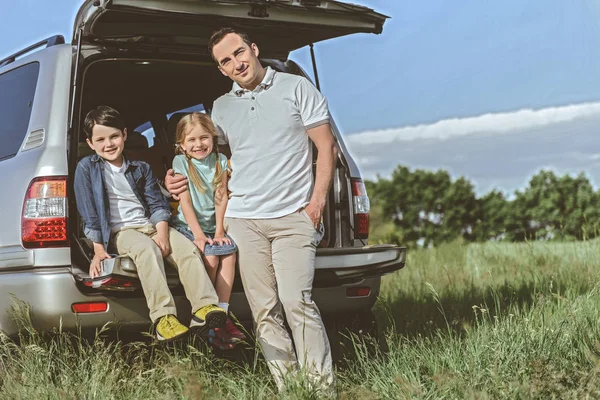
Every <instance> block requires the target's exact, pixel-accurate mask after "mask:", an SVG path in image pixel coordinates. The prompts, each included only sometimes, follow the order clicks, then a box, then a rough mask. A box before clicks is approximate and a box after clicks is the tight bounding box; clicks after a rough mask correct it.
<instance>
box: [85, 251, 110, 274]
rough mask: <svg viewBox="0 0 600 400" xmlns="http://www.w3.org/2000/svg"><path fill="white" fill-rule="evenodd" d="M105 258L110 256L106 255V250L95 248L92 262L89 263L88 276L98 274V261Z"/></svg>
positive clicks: (99, 267)
mask: <svg viewBox="0 0 600 400" xmlns="http://www.w3.org/2000/svg"><path fill="white" fill-rule="evenodd" d="M107 258H112V257H111V256H109V255H108V253H107V252H106V250H104V249H102V250H96V251H95V252H94V258H93V259H92V263H91V264H90V276H91V277H92V278H95V277H97V276H100V271H101V266H100V263H101V262H102V260H106V259H107Z"/></svg>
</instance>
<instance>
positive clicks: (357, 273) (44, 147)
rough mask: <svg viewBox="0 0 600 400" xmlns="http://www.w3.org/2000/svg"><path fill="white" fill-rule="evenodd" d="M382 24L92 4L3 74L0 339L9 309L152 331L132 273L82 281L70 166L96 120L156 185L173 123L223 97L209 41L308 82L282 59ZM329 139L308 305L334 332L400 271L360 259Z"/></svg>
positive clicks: (362, 213)
mask: <svg viewBox="0 0 600 400" xmlns="http://www.w3.org/2000/svg"><path fill="white" fill-rule="evenodd" d="M386 18H387V17H385V16H384V15H381V14H379V13H377V12H374V11H373V10H371V9H368V8H366V7H361V6H354V5H349V4H345V3H341V2H338V1H330V0H283V1H277V2H273V1H267V0H252V1H250V0H227V1H219V0H212V1H210V0H169V1H167V0H152V1H151V0H136V1H132V0H86V1H84V3H83V5H82V6H81V8H80V10H79V13H78V14H77V17H76V21H75V26H74V37H73V40H72V43H71V44H67V43H65V40H64V38H63V37H62V36H54V37H51V38H48V39H47V40H44V41H42V42H40V43H36V44H34V45H33V46H30V47H28V48H26V49H23V50H22V51H20V52H18V53H16V54H14V55H11V56H9V57H7V58H5V59H3V60H1V61H0V181H1V182H2V189H3V190H6V194H5V195H3V196H2V197H1V198H0V215H1V219H0V220H1V222H2V228H0V285H1V287H2V290H1V291H0V330H2V331H4V332H5V333H7V334H9V335H12V334H15V333H16V332H17V327H16V325H15V324H14V322H13V321H12V320H11V318H10V317H9V315H8V313H7V311H6V310H8V309H9V308H10V307H11V304H12V302H13V296H14V297H15V298H17V299H19V300H21V301H24V302H26V303H28V304H29V305H30V306H31V310H32V317H33V321H34V324H35V326H36V328H38V329H51V328H53V327H57V326H59V324H61V325H62V327H63V328H66V329H70V328H75V327H76V326H77V324H79V325H80V326H81V327H83V328H94V327H100V326H102V325H103V324H105V323H106V322H108V321H117V322H118V324H119V325H120V326H121V327H125V328H131V329H134V330H143V329H147V328H148V326H149V324H150V320H149V318H148V309H147V307H146V302H145V300H144V296H143V293H142V292H141V288H140V284H139V280H138V279H137V274H136V268H135V265H133V263H132V262H131V260H130V259H119V262H118V263H117V264H118V265H117V264H115V265H113V266H111V270H110V271H109V272H112V273H111V274H110V275H107V276H105V277H104V278H103V279H102V280H100V281H98V280H91V279H90V278H89V276H88V274H87V271H88V266H89V263H90V259H91V256H92V249H91V247H90V245H89V243H88V242H87V241H86V240H85V237H84V235H83V232H82V226H81V222H80V220H79V216H78V215H77V212H76V207H75V204H74V196H73V187H72V185H73V175H74V171H75V166H76V164H77V162H78V160H79V159H80V158H81V157H83V156H85V155H87V154H89V151H90V149H89V147H88V146H87V145H86V144H85V141H84V135H83V133H82V130H81V123H82V120H83V117H84V116H85V114H86V113H87V112H88V111H89V110H90V109H92V108H93V107H95V106H97V105H100V104H107V105H110V106H112V107H114V108H116V109H118V110H119V111H120V112H121V114H122V115H123V116H125V119H126V122H127V126H128V131H129V132H130V135H129V140H128V141H127V145H126V151H127V152H128V153H129V154H130V156H131V157H132V158H136V159H141V160H145V161H147V162H148V163H149V164H150V165H151V166H152V168H153V171H154V174H155V175H156V176H157V177H158V178H159V179H161V178H163V177H164V176H165V172H166V170H167V169H168V168H169V167H170V163H171V160H172V159H173V140H174V128H175V125H176V123H177V121H178V119H179V118H180V117H181V116H182V115H183V114H184V113H186V112H190V111H204V112H207V113H210V112H211V107H212V103H213V101H214V100H215V99H216V98H217V97H218V96H220V95H221V94H223V93H225V92H227V91H228V90H230V88H231V82H230V81H229V80H228V79H227V78H225V77H223V76H222V75H221V74H220V73H219V71H218V70H217V68H216V66H215V64H214V63H213V61H212V60H211V58H210V56H209V54H207V50H206V48H207V46H206V44H207V41H208V38H209V37H210V35H211V33H212V32H213V31H214V30H216V29H218V28H220V27H222V26H234V27H237V28H240V29H243V30H245V31H246V32H248V33H249V35H250V37H251V38H253V40H255V41H256V42H257V43H258V44H259V45H260V49H261V56H263V57H264V58H263V60H262V61H263V63H264V64H265V65H270V66H271V67H273V68H275V69H277V70H279V71H285V72H289V73H294V74H299V75H303V76H306V74H305V73H304V71H302V69H301V68H300V67H298V65H296V64H295V63H294V62H293V61H291V60H288V59H287V57H288V54H289V52H290V51H292V50H294V49H297V48H300V47H303V46H306V45H310V46H311V50H312V44H313V43H314V42H318V41H321V40H325V39H329V38H333V37H338V36H342V35H347V34H351V33H355V32H370V33H380V32H381V30H382V27H383V24H384V22H385V19H386ZM313 61H314V54H313ZM314 72H315V74H316V72H317V71H316V68H315V71H314ZM316 81H317V86H318V77H317V79H316ZM333 131H334V134H335V136H336V138H337V143H338V147H339V158H338V160H337V166H336V172H335V178H334V182H333V187H332V189H331V191H330V193H329V198H328V204H327V207H326V210H325V213H324V223H325V226H326V230H325V232H326V233H325V237H324V239H323V241H322V242H321V244H320V246H319V248H318V250H317V261H316V273H315V281H314V299H315V301H316V302H317V304H318V306H319V308H320V310H321V312H322V314H323V316H324V318H325V320H326V321H330V322H332V323H333V326H335V327H338V328H339V327H341V326H343V323H342V322H344V321H346V322H347V321H351V320H356V316H361V315H368V313H369V311H370V310H371V308H372V306H373V304H374V303H375V300H376V299H377V296H378V294H379V286H380V280H381V275H383V274H386V273H389V272H392V271H395V270H397V269H400V268H402V267H403V266H404V262H405V256H406V250H405V249H404V248H399V247H396V246H392V245H380V246H369V245H367V237H368V232H369V214H368V213H369V199H368V197H367V193H366V191H365V186H364V184H363V182H362V180H361V177H360V173H359V171H358V168H357V166H356V164H355V163H354V161H353V160H352V158H351V156H350V154H349V153H348V151H347V149H346V146H345V145H344V142H343V140H342V136H341V135H340V133H339V132H338V130H337V128H335V124H333ZM168 273H172V275H170V277H169V282H170V285H171V288H172V290H173V293H174V294H175V295H176V298H177V302H178V307H179V308H180V309H181V308H184V309H185V307H188V308H189V304H188V303H187V300H185V297H184V296H183V291H182V287H181V285H180V283H179V281H178V279H177V275H176V272H175V270H172V271H168ZM231 304H232V306H231V307H232V309H233V310H235V313H236V315H237V317H238V318H240V320H250V319H251V315H250V310H249V308H248V305H247V302H246V298H245V296H244V292H243V288H242V286H241V284H240V282H236V284H235V286H234V293H233V295H232V299H231ZM181 315H185V313H184V312H183V311H182V312H181ZM346 322H344V323H346ZM340 324H341V325H340Z"/></svg>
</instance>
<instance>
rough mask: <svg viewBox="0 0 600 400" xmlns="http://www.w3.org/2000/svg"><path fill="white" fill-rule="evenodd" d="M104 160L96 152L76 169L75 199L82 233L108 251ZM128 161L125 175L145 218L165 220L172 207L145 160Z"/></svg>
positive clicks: (126, 161)
mask: <svg viewBox="0 0 600 400" xmlns="http://www.w3.org/2000/svg"><path fill="white" fill-rule="evenodd" d="M105 162H106V161H104V159H103V158H101V157H100V156H98V155H97V154H92V155H90V156H87V157H84V158H83V159H81V161H79V164H77V168H76V170H75V199H76V200H77V210H78V211H79V214H80V215H81V217H82V218H83V222H84V230H83V232H84V234H85V236H86V237H87V238H88V239H90V240H91V241H92V242H95V243H102V244H103V245H104V249H105V250H107V248H108V243H109V241H110V233H111V228H110V205H109V201H108V194H107V192H106V183H105V180H104V163H105ZM123 162H125V163H127V168H126V169H125V178H126V179H127V182H129V186H131V189H132V190H133V193H135V197H137V199H138V200H139V201H140V203H141V204H142V206H143V207H144V210H146V217H147V218H149V219H150V222H151V223H152V224H153V225H154V226H156V224H158V223H159V222H160V221H168V220H169V218H170V216H171V209H170V207H169V202H168V201H167V199H166V197H165V196H163V194H162V192H161V191H160V188H159V186H158V180H157V179H156V177H155V176H154V175H153V174H152V169H151V168H150V165H148V163H145V162H143V161H136V160H124V161H123Z"/></svg>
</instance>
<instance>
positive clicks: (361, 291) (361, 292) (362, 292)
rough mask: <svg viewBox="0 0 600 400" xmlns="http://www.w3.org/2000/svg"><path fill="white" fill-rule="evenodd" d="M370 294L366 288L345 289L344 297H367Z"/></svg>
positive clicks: (369, 289)
mask: <svg viewBox="0 0 600 400" xmlns="http://www.w3.org/2000/svg"><path fill="white" fill-rule="evenodd" d="M370 294H371V288H370V287H368V286H361V287H349V288H347V289H346V297H368V296H369V295H370Z"/></svg>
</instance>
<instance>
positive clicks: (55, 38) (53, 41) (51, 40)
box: [0, 35, 65, 68]
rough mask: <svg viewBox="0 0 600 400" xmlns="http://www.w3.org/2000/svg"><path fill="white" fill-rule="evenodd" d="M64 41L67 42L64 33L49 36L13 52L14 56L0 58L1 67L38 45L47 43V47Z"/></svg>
mask: <svg viewBox="0 0 600 400" xmlns="http://www.w3.org/2000/svg"><path fill="white" fill-rule="evenodd" d="M64 43H65V38H64V36H63V35H54V36H50V37H49V38H47V39H44V40H42V41H40V42H37V43H36V44H32V45H31V46H29V47H27V48H26V49H23V50H21V51H19V52H17V53H15V54H13V55H12V56H8V57H6V58H5V59H3V60H0V68H2V67H4V66H5V65H8V64H10V63H12V62H14V61H15V60H16V59H17V57H20V56H22V55H23V54H27V53H29V52H30V51H32V50H35V49H37V48H38V47H42V46H44V45H45V46H46V48H48V47H52V46H56V45H57V44H64Z"/></svg>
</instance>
